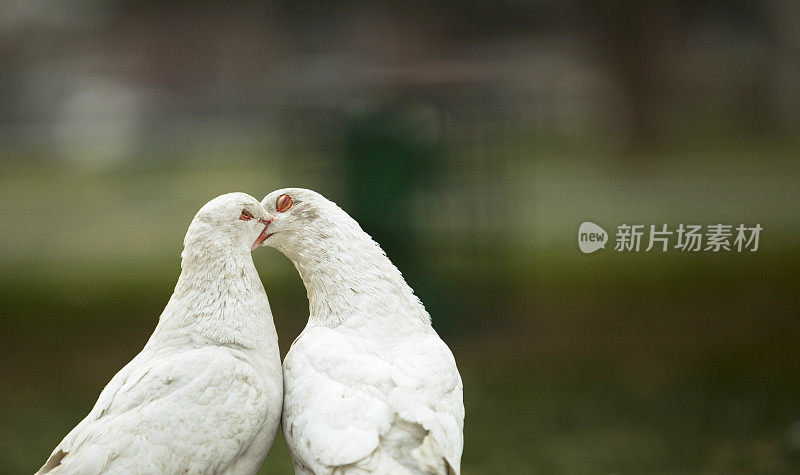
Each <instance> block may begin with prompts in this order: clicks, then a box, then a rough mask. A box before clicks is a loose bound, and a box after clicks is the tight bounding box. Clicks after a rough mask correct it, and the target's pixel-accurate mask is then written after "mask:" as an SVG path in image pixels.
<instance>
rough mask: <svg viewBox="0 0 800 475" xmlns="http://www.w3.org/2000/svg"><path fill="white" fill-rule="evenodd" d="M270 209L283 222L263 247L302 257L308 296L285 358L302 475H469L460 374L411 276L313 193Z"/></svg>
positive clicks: (287, 421) (293, 192)
mask: <svg viewBox="0 0 800 475" xmlns="http://www.w3.org/2000/svg"><path fill="white" fill-rule="evenodd" d="M262 204H263V205H264V207H265V208H266V209H267V211H269V212H271V213H273V214H274V216H275V220H274V221H273V223H272V224H271V225H270V235H269V236H268V237H267V239H266V240H265V241H264V243H263V245H265V246H271V247H274V248H276V249H277V250H279V251H280V252H282V253H283V254H284V255H286V257H288V258H289V259H291V261H292V262H293V263H294V265H295V267H296V268H297V270H298V271H299V272H300V277H301V278H302V279H303V283H304V284H305V286H306V290H307V292H308V301H309V314H310V315H309V319H308V324H307V326H306V327H305V329H304V330H303V332H302V333H301V334H300V336H298V337H297V339H296V340H295V341H294V343H293V344H292V347H291V349H290V350H289V353H288V354H287V355H286V359H285V360H284V363H283V377H284V388H285V393H284V409H283V435H284V438H285V439H286V444H287V446H288V448H289V454H290V456H291V458H292V462H293V464H294V468H295V472H296V473H300V474H309V473H313V474H317V475H321V474H332V473H336V474H346V473H386V474H448V473H455V474H458V473H460V467H461V452H462V449H463V446H464V438H463V428H464V403H463V387H462V383H461V376H460V375H459V373H458V368H456V362H455V359H454V358H453V354H452V352H451V351H450V349H449V348H448V347H447V345H446V344H445V343H444V342H443V341H442V340H441V338H439V335H437V334H436V332H435V331H434V329H433V327H432V326H431V321H430V316H429V315H428V312H427V311H426V310H425V308H424V307H423V305H422V303H421V302H420V300H419V299H418V298H417V297H416V296H415V295H414V292H413V291H412V290H411V288H410V287H409V286H408V284H406V282H405V280H404V279H403V277H402V275H401V274H400V271H399V270H397V268H396V267H395V266H394V265H393V264H392V263H391V262H390V261H389V259H388V258H387V257H386V254H385V253H384V252H383V250H382V249H381V248H380V246H379V245H378V244H377V243H376V242H375V241H373V240H372V238H370V236H369V235H368V234H367V233H365V232H364V231H363V230H362V229H361V227H360V226H359V225H358V223H357V222H356V221H355V220H354V219H353V218H351V217H350V216H349V215H348V214H347V213H345V212H344V211H343V210H342V209H341V208H339V207H338V206H336V204H335V203H333V202H331V201H329V200H327V199H325V198H324V197H323V196H321V195H319V194H318V193H316V192H314V191H311V190H305V189H300V188H287V189H282V190H278V191H274V192H272V193H270V194H269V195H267V196H266V198H264V200H263V201H262Z"/></svg>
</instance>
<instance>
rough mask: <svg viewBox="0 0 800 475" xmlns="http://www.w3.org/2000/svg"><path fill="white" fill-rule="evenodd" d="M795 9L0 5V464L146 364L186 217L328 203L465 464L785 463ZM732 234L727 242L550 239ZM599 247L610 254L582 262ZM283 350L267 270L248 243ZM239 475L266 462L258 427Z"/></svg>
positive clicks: (794, 351) (796, 366)
mask: <svg viewBox="0 0 800 475" xmlns="http://www.w3.org/2000/svg"><path fill="white" fill-rule="evenodd" d="M798 24H800V9H799V8H798V7H797V5H796V3H793V2H779V1H775V2H755V1H753V2H751V1H738V2H721V1H713V2H702V5H701V4H699V3H697V4H696V3H694V2H683V1H667V0H657V1H653V2H642V4H641V5H639V4H634V3H633V2H630V3H629V2H608V3H606V4H602V3H601V4H595V3H592V2H559V1H553V0H549V1H531V2H489V1H485V0H470V1H466V0H464V1H458V2H441V1H434V2H419V1H411V2H392V1H377V2H376V1H373V2H349V1H348V2H345V1H333V2H328V3H326V4H323V5H318V4H306V3H304V2H300V3H295V2H289V1H277V2H244V1H232V2H211V3H208V4H204V6H203V7H202V8H200V7H199V6H197V5H195V4H194V3H193V2H176V3H163V2H149V1H148V2H133V1H120V0H117V1H112V2H95V1H91V0H68V1H52V0H37V1H23V0H10V1H7V2H3V3H0V223H2V225H0V292H1V295H2V298H0V354H2V360H0V466H1V467H2V469H0V471H2V472H3V473H10V474H11V473H31V472H33V471H35V470H36V469H38V467H39V466H41V464H42V463H43V462H44V461H45V460H46V458H47V456H48V455H49V453H50V452H51V450H52V449H53V448H54V447H55V445H56V444H57V443H58V442H59V441H60V440H61V438H62V437H63V436H64V435H65V434H66V433H67V432H68V431H69V430H70V429H71V428H72V427H73V426H74V425H75V424H76V423H77V422H78V421H79V420H80V419H81V418H82V417H83V416H84V415H85V414H86V413H87V412H88V410H89V409H90V408H91V406H92V405H93V404H94V401H95V399H96V397H97V395H98V394H99V392H100V390H101V389H102V387H103V385H104V384H105V383H106V382H107V381H108V380H109V379H110V378H111V377H112V376H113V375H114V374H115V373H116V372H117V371H118V370H119V369H120V368H121V367H122V366H123V365H124V364H125V363H126V362H127V361H128V360H129V359H130V358H132V357H133V356H134V355H135V354H136V353H137V352H138V351H139V350H140V349H141V347H142V346H143V345H144V343H145V341H146V339H147V337H148V336H149V334H150V332H151V331H152V330H153V328H154V327H155V324H156V321H157V318H158V315H159V313H160V311H161V310H162V308H163V306H164V304H165V303H166V301H167V299H168V298H169V295H170V294H171V291H172V287H173V286H174V284H175V281H176V279H177V276H178V273H179V262H180V257H179V256H180V251H181V243H182V239H183V235H184V233H185V230H186V227H187V225H188V224H189V222H190V221H191V218H192V217H193V215H194V213H195V212H196V211H197V209H199V208H200V206H202V205H203V204H204V203H205V202H206V201H208V200H209V199H211V198H213V197H214V196H216V195H219V194H222V193H225V192H229V191H244V192H248V193H250V194H253V195H254V196H256V197H258V198H260V197H262V196H263V195H265V194H266V193H268V192H269V191H272V190H273V189H276V188H280V187H285V186H302V187H308V188H313V189H315V190H317V191H319V192H321V193H323V194H324V195H326V196H327V197H329V198H331V199H332V200H334V201H336V202H337V203H339V204H340V205H341V206H342V207H343V208H344V209H345V210H347V211H348V212H350V213H351V214H352V215H353V216H354V217H356V218H357V219H358V220H359V221H360V222H361V223H362V225H363V227H364V228H365V229H366V230H367V232H369V233H370V234H372V235H373V236H374V237H375V238H376V239H377V240H378V241H379V242H380V243H381V244H382V245H383V246H384V248H385V249H386V251H387V253H388V254H389V256H390V257H391V258H392V259H393V260H394V262H395V263H396V264H397V265H398V267H399V268H400V269H401V271H403V273H404V275H405V276H406V277H407V279H408V281H409V283H410V284H411V286H412V287H414V288H415V290H416V291H417V293H418V294H419V295H420V297H421V298H422V300H423V302H424V303H425V304H426V306H427V307H428V309H429V310H430V312H431V314H432V317H433V322H434V327H435V328H436V329H437V331H439V332H440V334H441V335H442V336H443V338H444V339H445V341H447V342H448V344H449V345H450V346H451V348H452V349H453V352H454V353H455V356H456V359H457V361H458V364H459V369H460V371H461V373H462V376H463V380H464V394H465V404H466V411H467V417H466V424H465V448H464V456H463V471H464V473H465V474H482V473H535V472H538V473H726V474H728V473H797V472H798V471H800V376H798V374H800V299H798V284H800V278H798V270H797V269H798V264H800V249H798V246H797V241H798V238H800V213H798V205H799V204H800V186H798V183H800V160H798V155H799V154H800V136H799V135H798V132H800V34H799V33H798V31H800V30H798V28H797V25H798ZM585 220H590V221H593V222H596V223H598V224H600V225H602V226H604V227H605V228H606V230H608V231H610V232H611V233H612V239H613V232H614V230H615V228H616V226H618V225H619V224H622V223H628V224H646V225H649V224H655V225H659V226H660V225H662V224H668V225H670V228H674V227H676V226H677V225H678V224H681V223H683V224H694V223H696V224H703V225H708V224H713V223H726V224H733V225H734V226H735V225H738V224H740V223H745V224H747V225H755V224H756V223H758V224H761V226H762V227H763V228H764V231H763V232H762V235H761V242H760V248H759V250H758V251H757V252H754V253H750V252H744V253H737V252H723V253H719V254H714V253H711V252H699V253H683V252H680V251H678V250H675V249H671V250H670V251H669V252H666V253H662V252H649V253H647V252H639V253H621V252H615V251H614V250H613V246H612V245H609V246H608V247H607V248H606V250H603V251H599V252H598V253H596V254H591V255H584V254H581V253H580V252H579V250H578V246H577V229H578V226H579V224H580V223H581V222H583V221H585ZM612 244H613V243H612ZM254 258H255V260H256V265H257V267H258V270H259V272H260V274H261V276H262V279H263V282H264V285H265V287H266V289H267V293H268V295H269V297H270V301H271V303H272V307H273V312H274V315H275V320H276V326H277V328H278V332H279V337H280V340H281V350H282V354H285V352H286V350H287V349H288V345H289V344H290V343H291V342H292V341H293V339H294V338H295V336H296V335H297V334H298V333H299V332H300V330H301V329H302V328H303V326H304V325H305V319H306V317H307V301H306V297H305V290H304V289H303V286H302V283H301V281H300V279H299V277H298V276H297V274H296V272H295V270H294V268H293V267H292V265H291V263H290V262H289V261H288V260H287V259H285V258H284V257H283V256H281V255H280V254H278V253H277V252H275V251H273V250H271V249H260V250H257V251H256V252H255V253H254ZM262 472H263V473H291V468H290V463H289V460H288V457H287V454H286V449H285V446H284V445H283V442H282V440H279V441H278V442H277V443H276V446H275V447H274V448H273V450H272V452H271V453H270V455H269V456H268V458H267V461H266V462H265V464H264V467H263V469H262Z"/></svg>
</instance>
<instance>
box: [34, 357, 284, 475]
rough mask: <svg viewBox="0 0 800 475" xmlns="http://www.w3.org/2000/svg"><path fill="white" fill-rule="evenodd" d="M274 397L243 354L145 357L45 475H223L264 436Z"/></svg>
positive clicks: (113, 386) (121, 376) (106, 393)
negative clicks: (197, 474) (200, 474)
mask: <svg viewBox="0 0 800 475" xmlns="http://www.w3.org/2000/svg"><path fill="white" fill-rule="evenodd" d="M269 396H273V397H275V395H270V394H268V390H267V389H266V388H265V387H264V386H263V385H262V384H261V383H259V378H258V376H257V374H256V373H255V370H254V369H253V367H252V365H250V364H249V363H247V361H246V359H245V357H244V356H243V355H241V354H239V352H238V351H237V350H231V349H228V348H225V347H203V348H196V349H189V350H187V351H183V352H180V353H176V354H174V355H165V354H163V352H162V353H161V354H147V353H145V352H143V353H141V354H139V355H138V356H137V357H136V358H134V359H133V360H131V362H130V363H129V364H128V365H126V366H125V367H124V368H123V369H122V370H121V371H120V372H119V373H118V374H117V375H116V376H115V377H114V378H113V379H112V380H111V382H110V383H109V384H108V385H107V386H106V388H105V389H104V390H103V392H102V393H101V394H100V397H99V398H98V401H97V403H96V404H95V406H94V408H93V409H92V411H91V412H90V413H89V415H87V416H86V418H85V419H84V420H83V421H81V422H80V423H79V424H78V425H77V426H76V427H75V428H74V429H73V430H72V431H71V432H70V433H69V434H68V435H67V436H66V437H65V438H64V440H63V441H62V442H61V443H60V444H59V445H58V447H56V449H55V450H54V451H53V454H52V455H51V457H50V459H48V461H47V462H46V463H45V465H44V466H43V467H42V468H41V469H40V471H39V473H99V472H101V471H104V470H108V471H138V472H150V473H157V472H161V473H165V472H177V471H184V470H188V471H190V472H192V471H197V470H202V469H203V468H208V467H211V468H212V471H214V472H217V471H221V470H224V469H225V468H226V467H227V466H228V465H229V464H230V463H232V462H233V461H235V460H236V458H237V457H239V456H240V455H242V454H243V453H244V452H245V451H246V450H247V448H248V447H249V445H250V443H251V442H252V441H253V439H254V438H255V437H256V436H257V435H258V433H259V431H260V430H261V428H262V426H263V423H264V420H263V419H264V418H265V415H264V414H263V407H264V406H265V405H266V404H267V400H268V398H269ZM215 462H216V463H218V464H221V465H219V466H215V465H213V464H214V463H215Z"/></svg>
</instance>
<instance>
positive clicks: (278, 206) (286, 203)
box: [275, 195, 293, 213]
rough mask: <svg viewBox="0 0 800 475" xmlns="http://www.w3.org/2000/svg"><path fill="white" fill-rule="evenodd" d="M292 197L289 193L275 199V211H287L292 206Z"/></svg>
mask: <svg viewBox="0 0 800 475" xmlns="http://www.w3.org/2000/svg"><path fill="white" fill-rule="evenodd" d="M292 204H293V203H292V197H291V196H289V195H281V196H279V197H278V199H277V200H276V201H275V211H277V212H279V213H285V212H287V211H289V208H291V207H292Z"/></svg>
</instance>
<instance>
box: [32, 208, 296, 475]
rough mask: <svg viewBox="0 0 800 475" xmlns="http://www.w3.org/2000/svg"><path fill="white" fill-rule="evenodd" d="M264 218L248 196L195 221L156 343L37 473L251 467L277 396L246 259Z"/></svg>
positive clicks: (264, 312)
mask: <svg viewBox="0 0 800 475" xmlns="http://www.w3.org/2000/svg"><path fill="white" fill-rule="evenodd" d="M270 219H271V218H270V216H269V215H268V214H267V213H266V211H265V210H264V208H263V207H262V206H261V205H260V204H259V203H258V201H257V200H256V199H255V198H253V197H251V196H249V195H246V194H244V193H230V194H227V195H222V196H220V197H217V198H215V199H214V200H212V201H210V202H209V203H208V204H206V205H205V206H204V207H203V208H202V209H201V210H200V211H199V212H198V213H197V215H196V216H195V218H194V220H193V221H192V224H191V225H190V226H189V230H188V232H187V234H186V238H185V240H184V251H183V254H182V262H181V268H182V271H181V275H180V277H179V279H178V283H177V285H176V287H175V291H174V293H173V294H172V297H171V298H170V300H169V303H168V304H167V306H166V308H165V309H164V312H163V313H162V314H161V317H160V318H159V322H158V325H157V326H156V329H155V331H154V332H153V335H152V336H151V337H150V339H149V341H148V342H147V344H146V345H145V347H144V349H143V350H142V351H141V353H139V354H138V355H137V356H136V357H134V358H133V360H131V361H130V362H129V363H128V364H127V365H126V366H125V367H124V368H123V369H122V370H121V371H120V372H119V373H117V374H116V376H114V378H113V379H112V380H111V381H110V382H109V383H108V385H107V386H106V387H105V389H103V391H102V393H101V394H100V397H99V398H98V400H97V403H96V404H95V406H94V408H92V410H91V412H89V414H88V415H87V416H86V418H84V419H83V420H82V421H81V422H80V423H79V424H78V425H77V426H76V427H75V428H74V429H73V430H72V431H71V432H70V433H69V434H68V435H67V436H66V437H65V438H64V440H63V441H62V442H61V443H60V444H59V445H58V447H56V449H55V450H54V451H53V454H52V455H51V457H50V458H49V459H48V461H47V462H46V463H45V465H44V466H43V467H42V468H41V469H40V471H39V472H38V473H52V474H62V473H63V474H67V473H69V474H73V473H74V474H98V473H232V474H234V473H235V474H248V473H255V472H256V471H257V470H258V468H259V467H260V466H261V463H262V462H263V460H264V457H266V455H267V453H268V451H269V449H270V447H271V446H272V443H273V441H274V439H275V434H276V431H277V428H278V425H279V424H280V413H281V404H282V395H283V386H282V376H281V366H280V355H279V352H278V341H277V335H276V333H275V326H274V323H273V320H272V313H271V311H270V307H269V302H268V300H267V295H266V292H265V291H264V287H263V286H262V284H261V280H260V279H259V277H258V274H257V273H256V270H255V267H254V266H253V261H252V257H251V256H250V250H251V246H253V247H255V246H256V245H257V244H256V243H260V242H261V240H263V239H264V238H265V237H266V227H267V226H268V224H269V222H270Z"/></svg>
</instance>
